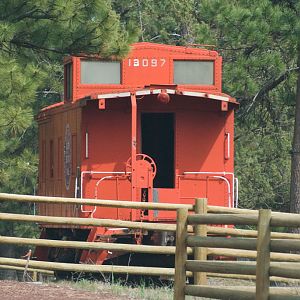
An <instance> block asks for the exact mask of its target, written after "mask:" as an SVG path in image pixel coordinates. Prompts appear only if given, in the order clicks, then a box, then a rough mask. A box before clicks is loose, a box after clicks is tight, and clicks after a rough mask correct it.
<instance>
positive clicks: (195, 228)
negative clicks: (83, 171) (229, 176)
mask: <svg viewBox="0 0 300 300" xmlns="http://www.w3.org/2000/svg"><path fill="white" fill-rule="evenodd" d="M0 201H18V202H35V203H64V204H74V205H81V204H86V205H92V206H106V207H118V208H133V209H149V210H150V209H155V210H173V211H177V212H178V218H177V220H178V221H177V225H176V224H161V223H149V222H148V223H147V222H130V221H121V220H110V219H89V218H65V217H63V218H62V217H51V216H34V215H22V214H10V213H0V221H18V222H20V221H21V222H39V223H48V224H61V225H63V224H64V225H65V224H71V225H82V226H108V227H126V228H131V229H139V230H156V231H170V232H176V236H177V244H176V247H172V246H146V245H129V244H117V243H102V242H92V243H91V242H79V241H59V240H45V239H32V238H18V237H8V236H0V244H18V245H28V246H30V245H31V246H45V247H57V248H75V249H82V250H110V251H119V250H122V251H126V252H134V253H151V254H169V255H170V254H175V252H176V271H175V269H174V268H146V267H134V266H130V267H129V266H116V265H114V266H107V265H106V266H102V265H88V264H70V263H55V262H41V261H33V260H30V261H29V262H27V261H26V260H24V259H13V258H5V257H0V267H1V268H11V269H12V268H15V269H18V268H23V269H24V267H25V266H26V267H28V270H31V269H32V270H40V272H44V271H47V270H49V271H73V272H95V273H100V272H101V273H121V274H139V275H153V276H164V277H165V276H170V277H172V276H174V274H175V278H176V280H175V282H176V284H175V296H174V297H175V299H176V300H177V299H178V300H180V299H184V298H183V297H184V294H190V295H198V293H200V294H201V295H202V296H203V297H205V296H207V297H215V298H218V297H217V296H218V295H219V296H220V295H221V296H222V297H221V299H226V298H224V297H225V296H224V295H231V293H232V291H231V290H230V288H228V287H226V288H225V287H224V288H222V291H221V290H220V289H216V288H215V287H214V288H212V287H209V286H207V284H206V278H207V277H208V276H209V277H225V278H228V277H229V278H241V279H250V280H255V278H256V271H255V270H256V268H257V266H256V265H255V263H254V262H247V263H246V262H243V263H242V262H240V263H238V262H236V261H234V262H228V261H223V262H221V261H206V260H207V256H210V257H212V258H213V257H215V256H218V257H220V256H225V257H227V258H230V257H232V258H236V257H243V258H249V259H256V257H257V262H259V261H260V264H259V263H257V265H258V266H259V265H264V266H265V268H266V269H267V270H269V271H270V272H269V274H268V276H269V275H270V276H269V277H268V278H269V280H272V281H283V282H289V281H290V280H292V279H291V276H286V273H285V272H286V271H285V272H283V271H282V270H281V269H280V270H281V271H280V272H279V271H276V270H277V269H276V268H278V267H284V268H289V269H291V266H295V264H297V265H298V263H300V255H299V254H291V253H278V252H279V251H290V250H292V251H298V250H299V243H300V242H299V239H300V235H299V234H291V233H280V232H270V231H268V232H269V234H270V249H271V250H272V251H274V252H271V253H269V254H268V253H267V255H266V254H265V255H266V257H265V256H264V257H263V259H265V258H267V259H266V260H265V261H266V264H265V263H262V259H261V256H260V255H261V253H262V251H261V250H260V251H258V252H257V251H256V250H257V247H258V245H260V244H259V242H257V241H263V242H264V243H263V244H262V245H261V246H259V247H263V248H262V249H263V253H266V251H265V249H266V248H267V247H266V245H265V242H266V241H268V240H265V239H263V240H262V238H261V234H262V232H263V231H262V230H263V229H262V228H265V227H262V228H261V226H260V225H259V226H258V231H257V230H245V229H244V230H242V229H235V228H231V227H230V226H229V227H228V228H226V227H217V226H211V225H213V224H244V225H255V224H257V223H258V219H259V214H258V211H252V210H246V209H233V208H226V207H215V206H209V205H207V201H206V199H197V200H196V203H195V205H183V204H171V203H169V204H168V203H164V204H160V203H141V202H131V201H114V200H95V199H75V198H74V199H73V198H61V197H45V196H26V195H12V194H3V193H2V194H1V193H0ZM188 211H189V215H188ZM199 220H200V221H199ZM274 220H276V222H277V223H276V224H275V223H272V222H275V221H274ZM297 222H298V223H297ZM207 224H210V225H207ZM271 225H272V226H273V225H276V226H300V218H299V216H298V215H292V214H283V213H274V212H272V218H271ZM268 230H269V229H268ZM228 236H230V237H231V238H228ZM257 236H258V239H256V238H257ZM268 245H269V244H268ZM257 253H258V254H257ZM187 255H190V256H192V255H194V259H195V260H194V261H189V260H187ZM270 260H272V261H274V263H273V262H272V263H270V266H268V261H270ZM276 262H277V265H276ZM278 262H280V264H278ZM288 262H290V263H291V262H292V264H288ZM273 264H275V265H273ZM274 268H275V269H274ZM271 270H272V272H271ZM274 270H275V271H274ZM265 273H266V271H264V273H263V274H265ZM297 274H298V273H297ZM259 276H261V275H259ZM187 277H194V282H195V285H186V284H185V279H186V278H187ZM292 277H293V278H299V279H300V277H298V275H297V276H292ZM258 278H260V277H258ZM263 278H265V277H263ZM299 282H300V281H298V283H299ZM267 286H268V285H267ZM258 290H259V289H258ZM199 291H200V292H199ZM268 291H269V289H268ZM278 291H279V290H278V289H277V290H276V293H278ZM280 292H282V293H284V294H285V295H287V293H289V294H288V295H290V296H289V297H294V295H293V293H295V292H293V293H292V292H290V291H288V292H287V291H286V290H284V291H282V290H280ZM218 293H219V294H218ZM237 293H238V291H236V288H235V290H234V291H233V295H237ZM274 293H275V292H273V290H272V289H271V294H270V295H271V298H270V299H282V298H278V297H277V294H274ZM242 295H243V297H244V296H245V295H248V296H249V295H250V296H249V297H248V298H247V297H246V296H245V297H246V298H238V297H239V296H240V294H238V296H236V298H234V297H235V296H233V298H232V296H230V297H229V296H228V297H227V299H229V298H230V299H255V293H254V292H253V291H249V288H243V291H242ZM253 295H254V296H253ZM274 295H276V297H277V298H276V297H275V296H274ZM251 297H252V298H251ZM272 297H273V298H272ZM274 297H275V298H274ZM298 297H299V296H298ZM257 299H262V300H263V299H264V298H257ZM284 299H287V298H284ZM291 299H297V298H291Z"/></svg>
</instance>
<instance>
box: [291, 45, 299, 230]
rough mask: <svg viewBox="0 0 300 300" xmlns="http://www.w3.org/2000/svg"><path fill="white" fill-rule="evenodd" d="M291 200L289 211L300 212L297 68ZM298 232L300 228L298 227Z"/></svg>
mask: <svg viewBox="0 0 300 300" xmlns="http://www.w3.org/2000/svg"><path fill="white" fill-rule="evenodd" d="M297 65H298V67H300V45H299V47H298V63H297ZM291 160H292V163H291V196H290V197H291V199H290V200H291V202H290V212H292V213H300V71H299V69H298V80H297V91H296V109H295V125H294V138H293V146H292V157H291ZM298 231H299V232H300V229H299V228H298Z"/></svg>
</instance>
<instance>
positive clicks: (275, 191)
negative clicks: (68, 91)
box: [0, 0, 300, 234]
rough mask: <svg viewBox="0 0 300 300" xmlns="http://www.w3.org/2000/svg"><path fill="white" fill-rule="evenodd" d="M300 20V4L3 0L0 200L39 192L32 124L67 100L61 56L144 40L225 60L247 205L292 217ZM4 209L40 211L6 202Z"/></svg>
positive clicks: (105, 51)
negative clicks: (235, 103)
mask: <svg viewBox="0 0 300 300" xmlns="http://www.w3.org/2000/svg"><path fill="white" fill-rule="evenodd" d="M299 16H300V2H299V1H297V0H284V1H283V0H251V1H250V0H201V1H198V0H181V1H179V0H170V1H169V0H168V1H167V0H161V1H152V0H131V1H129V0H122V1H119V0H111V1H110V0H86V1H83V0H72V1H71V0H35V1H33V0H28V1H25V0H2V1H1V2H0V79H1V80H0V115H1V118H0V191H1V192H11V193H20V194H33V193H34V190H35V186H36V174H37V151H38V149H37V129H36V125H35V122H34V115H36V113H37V112H38V111H39V109H40V108H41V107H43V106H46V105H49V104H51V103H53V102H57V101H59V100H60V98H61V93H62V84H61V83H62V67H61V62H62V57H63V56H64V55H67V54H79V53H82V52H83V53H101V55H102V56H109V55H116V56H123V55H125V54H126V53H127V51H128V44H129V43H131V42H133V41H134V40H135V37H136V36H137V35H139V38H140V40H141V41H149V42H157V43H168V44H175V45H194V44H205V45H207V44H208V45H214V48H215V49H216V50H218V51H219V52H220V53H221V55H222V56H223V59H224V64H223V66H224V68H223V82H224V87H223V90H224V92H226V93H228V94H230V95H232V96H234V97H236V98H237V99H238V100H239V101H240V104H241V105H240V109H239V110H238V112H237V119H236V120H237V126H236V173H237V175H238V177H239V178H240V205H241V206H243V207H247V208H258V207H270V208H272V209H275V210H283V211H284V210H285V211H286V210H288V206H289V203H288V202H289V182H290V150H291V141H292V135H293V131H292V128H293V124H294V121H293V118H294V111H295V94H296V89H295V87H296V79H297V72H295V71H296V69H297V67H299V66H297V56H298V55H299V53H298V52H299V49H300V46H299V45H300V42H299V39H300V21H299V20H300V17H299ZM120 21H121V22H120ZM0 210H1V211H10V212H17V211H20V212H21V211H22V212H32V211H33V207H32V206H29V205H20V204H18V205H17V204H8V203H0ZM22 226H24V227H22ZM22 226H19V225H16V224H15V225H12V224H6V225H5V226H0V234H1V233H2V232H4V231H5V232H6V233H10V232H19V233H22V232H23V233H24V232H25V231H26V230H31V227H27V226H25V225H22Z"/></svg>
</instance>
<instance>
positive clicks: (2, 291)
mask: <svg viewBox="0 0 300 300" xmlns="http://www.w3.org/2000/svg"><path fill="white" fill-rule="evenodd" d="M0 299H1V300H15V299H22V300H54V299H55V300H60V299H63V300H69V299H72V300H92V299H93V300H98V299H105V300H125V299H126V300H129V299H128V296H127V297H125V296H124V297H122V296H121V297H120V296H117V297H116V296H114V295H112V294H110V293H109V292H107V291H101V292H96V293H95V292H89V291H82V290H78V289H74V288H71V287H68V286H61V285H56V284H55V283H50V284H47V283H34V282H18V281H8V280H0Z"/></svg>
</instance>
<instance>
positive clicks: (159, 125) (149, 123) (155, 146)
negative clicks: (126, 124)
mask: <svg viewBox="0 0 300 300" xmlns="http://www.w3.org/2000/svg"><path fill="white" fill-rule="evenodd" d="M141 121H142V153H144V154H147V155H149V156H150V157H152V158H153V159H154V161H155V163H156V166H157V173H156V176H155V178H154V182H153V186H154V187H155V188H174V128H175V123H174V122H175V120H174V114H173V113H142V116H141Z"/></svg>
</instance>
